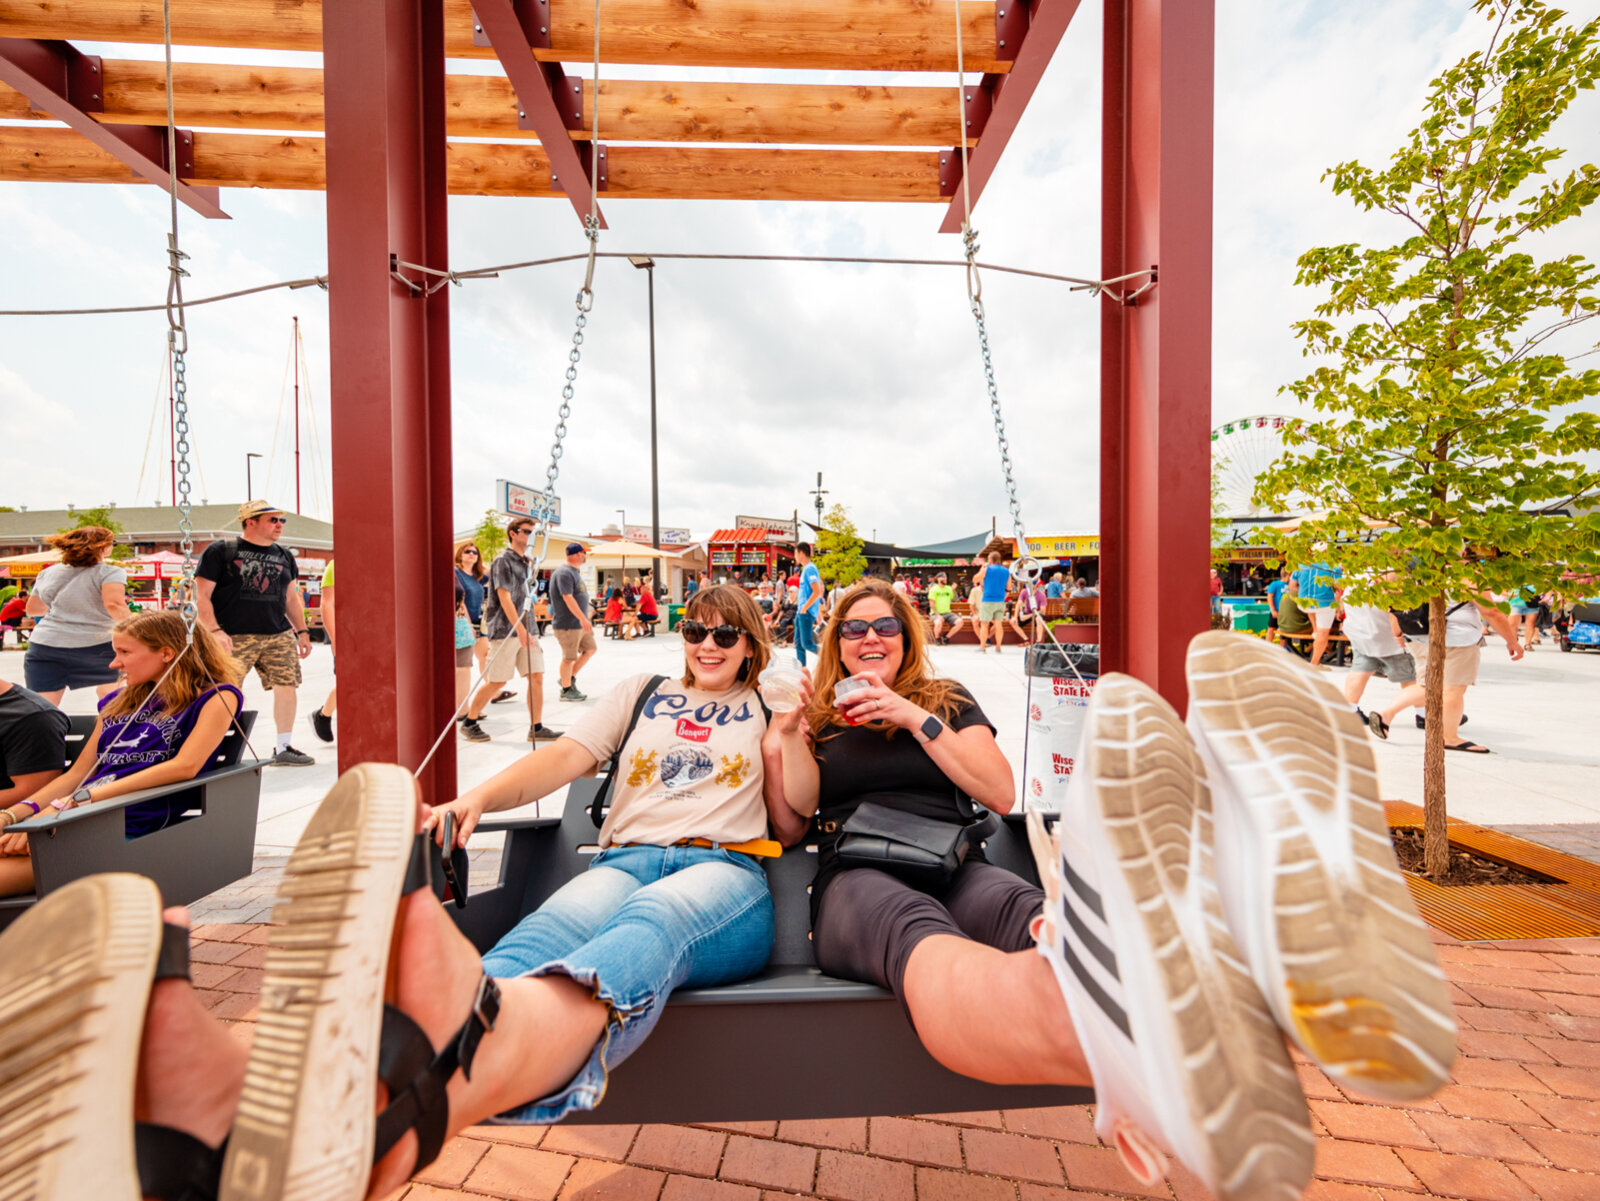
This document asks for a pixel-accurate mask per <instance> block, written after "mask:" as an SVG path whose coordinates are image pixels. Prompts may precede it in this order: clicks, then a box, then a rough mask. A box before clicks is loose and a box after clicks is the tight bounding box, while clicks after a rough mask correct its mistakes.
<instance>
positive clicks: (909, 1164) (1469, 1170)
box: [194, 864, 1600, 1201]
mask: <svg viewBox="0 0 1600 1201" xmlns="http://www.w3.org/2000/svg"><path fill="white" fill-rule="evenodd" d="M474 866H475V868H477V867H478V866H479V865H477V864H475V865H474ZM483 867H484V868H485V869H486V870H487V869H488V867H489V865H488V864H484V865H483ZM266 934H267V927H266V926H263V925H258V924H250V923H236V924H213V925H208V926H200V927H198V928H197V929H196V931H195V946H194V961H195V962H194V970H195V985H196V987H197V988H198V989H200V990H201V996H202V998H203V999H204V1000H205V1002H206V1004H207V1005H208V1006H209V1007H210V1008H211V1009H212V1011H213V1012H215V1013H216V1014H217V1015H218V1016H220V1017H222V1018H225V1019H226V1020H228V1021H230V1022H232V1023H234V1024H235V1027H236V1030H237V1032H238V1034H239V1036H240V1037H241V1038H247V1037H249V1034H250V1024H251V1022H252V1021H253V1020H254V1018H255V1015H256V994H257V992H258V991H259V989H260V983H261V964H262V958H263V955H264V952H265V947H264V943H265V941H266ZM1435 942H1436V943H1438V945H1439V957H1440V960H1441V961H1442V963H1443V965H1444V969H1445V972H1446V974H1447V975H1448V976H1449V977H1450V980H1451V982H1452V985H1453V993H1454V998H1455V1003H1456V1012H1457V1016H1458V1018H1459V1020H1460V1024H1461V1058H1460V1060H1459V1061H1458V1063H1457V1065H1456V1071H1455V1078H1454V1082H1453V1083H1452V1084H1450V1085H1449V1086H1448V1087H1447V1088H1445V1089H1444V1090H1442V1091H1441V1092H1440V1093H1438V1094H1437V1095H1436V1096H1434V1097H1433V1098H1431V1099H1430V1100H1427V1101H1422V1102H1416V1103H1411V1104H1392V1105H1391V1104H1371V1103H1367V1102H1362V1101H1359V1100H1358V1099H1357V1098H1354V1097H1351V1096H1348V1095H1346V1094H1345V1093H1343V1092H1342V1091H1341V1090H1340V1089H1339V1088H1338V1087H1337V1086H1335V1085H1334V1083H1333V1082H1332V1081H1331V1080H1329V1079H1328V1078H1327V1077H1326V1076H1324V1075H1323V1074H1322V1073H1321V1072H1319V1071H1318V1070H1317V1069H1316V1068H1314V1067H1312V1066H1310V1065H1309V1064H1305V1063H1302V1064H1301V1066H1300V1069H1299V1070H1300V1075H1301V1079H1302V1081H1303V1083H1304V1085H1305V1089H1306V1093H1307V1096H1308V1097H1309V1098H1310V1099H1311V1108H1312V1114H1313V1121H1314V1123H1315V1126H1316V1131H1317V1167H1318V1177H1317V1181H1316V1183H1314V1184H1313V1185H1312V1187H1311V1189H1310V1190H1309V1191H1308V1192H1307V1193H1306V1197H1307V1199H1308V1201H1400V1199H1402V1198H1416V1197H1450V1198H1459V1199H1462V1201H1596V1199H1597V1198H1600V939H1574V940H1567V941H1559V940H1525V941H1520V942H1508V943H1459V942H1456V941H1455V940H1453V939H1451V938H1448V937H1446V936H1444V935H1438V934H1436V935H1435ZM1091 1123H1092V1118H1091V1114H1090V1111H1089V1109H1088V1108H1087V1107H1068V1108H1060V1109H1031V1110H1029V1109H1025V1110H1006V1111H1002V1112H993V1113H962V1114H943V1115H923V1116H917V1117H879V1118H853V1119H839V1120H832V1121H813V1122H735V1123H728V1124H720V1125H719V1124H707V1125H697V1126H599V1127H596V1126H587V1127H552V1128H548V1129H541V1128H536V1127H522V1128H510V1127H476V1128H474V1129H472V1130H469V1131H468V1132H466V1134H464V1135H462V1136H461V1137H459V1138H457V1139H455V1140H453V1141H452V1142H451V1143H449V1144H448V1145H447V1146H446V1148H445V1150H444V1153H443V1155H441V1157H440V1158H439V1160H438V1161H437V1162H436V1163H434V1164H433V1165H432V1166H431V1167H430V1168H429V1169H428V1170H427V1171H425V1172H424V1173H422V1175H421V1176H420V1177H418V1179H417V1181H416V1182H415V1183H413V1184H411V1185H409V1186H408V1187H407V1188H406V1189H403V1190H401V1191H400V1192H399V1193H397V1194H395V1195H394V1197H393V1198H391V1199H390V1201H402V1199H403V1201H483V1199H484V1198H493V1199H501V1201H702V1199H703V1201H779V1199H780V1198H791V1197H814V1198H826V1199H828V1201H901V1199H904V1201H1092V1199H1095V1198H1128V1197H1156V1198H1166V1199H1167V1201H1197V1199H1199V1198H1203V1197H1204V1196H1205V1195H1206V1194H1205V1193H1204V1191H1203V1190H1202V1189H1201V1188H1200V1187H1199V1185H1198V1183H1197V1182H1196V1181H1195V1180H1194V1179H1193V1178H1192V1177H1189V1176H1188V1175H1187V1174H1186V1173H1184V1172H1183V1171H1182V1169H1181V1168H1179V1167H1177V1166H1176V1165H1174V1166H1173V1168H1172V1173H1171V1176H1170V1178H1169V1180H1168V1181H1167V1182H1166V1183H1163V1184H1161V1185H1159V1186H1157V1187H1156V1188H1154V1189H1143V1188H1140V1187H1139V1186H1138V1184H1137V1183H1135V1181H1134V1180H1133V1179H1132V1177H1130V1176H1129V1175H1128V1174H1127V1173H1126V1172H1125V1171H1123V1169H1122V1167H1121V1165H1120V1164H1119V1162H1118V1161H1117V1158H1116V1153H1115V1152H1113V1151H1111V1150H1109V1149H1108V1148H1105V1147H1102V1146H1100V1145H1099V1144H1098V1143H1097V1141H1096V1140H1095V1137H1094V1132H1093V1130H1092V1128H1091Z"/></svg>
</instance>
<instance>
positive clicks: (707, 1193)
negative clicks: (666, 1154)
mask: <svg viewBox="0 0 1600 1201" xmlns="http://www.w3.org/2000/svg"><path fill="white" fill-rule="evenodd" d="M767 1195H768V1196H775V1195H776V1194H773V1193H768V1194H767ZM760 1197H761V1190H760V1189H754V1188H751V1187H750V1186H749V1185H746V1184H729V1183H728V1182H727V1181H725V1180H701V1179H700V1178H699V1177H698V1176H668V1177H667V1183H666V1186H665V1187H664V1188H662V1190H661V1201H760Z"/></svg>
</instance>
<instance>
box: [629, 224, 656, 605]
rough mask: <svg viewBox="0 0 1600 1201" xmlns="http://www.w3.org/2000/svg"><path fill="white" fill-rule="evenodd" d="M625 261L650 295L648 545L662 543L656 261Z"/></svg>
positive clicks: (652, 583) (645, 258)
mask: <svg viewBox="0 0 1600 1201" xmlns="http://www.w3.org/2000/svg"><path fill="white" fill-rule="evenodd" d="M628 261H629V262H630V263H632V264H633V265H634V266H635V267H637V268H639V269H640V270H641V271H643V272H644V273H645V278H646V279H647V280H648V281H649V282H648V289H649V296H650V545H652V546H654V547H657V548H659V547H660V546H661V493H660V490H659V488H658V485H657V479H656V261H655V260H654V259H653V258H650V257H649V256H648V255H643V254H630V255H629V256H628ZM660 584H661V560H660V559H659V558H656V559H652V560H650V587H652V588H656V587H659V586H660Z"/></svg>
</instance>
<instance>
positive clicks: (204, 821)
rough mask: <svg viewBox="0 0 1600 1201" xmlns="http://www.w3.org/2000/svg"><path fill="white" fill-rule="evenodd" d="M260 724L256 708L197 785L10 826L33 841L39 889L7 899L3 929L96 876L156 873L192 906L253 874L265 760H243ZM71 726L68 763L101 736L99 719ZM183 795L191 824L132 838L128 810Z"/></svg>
mask: <svg viewBox="0 0 1600 1201" xmlns="http://www.w3.org/2000/svg"><path fill="white" fill-rule="evenodd" d="M255 718H256V715H255V712H254V710H249V709H247V710H245V711H243V712H241V713H240V714H239V720H238V722H237V724H236V725H233V726H230V727H229V730H228V733H227V735H226V736H225V737H224V738H223V740H222V742H221V743H220V744H219V745H218V747H217V753H216V755H215V757H214V758H213V759H212V762H211V764H210V766H208V767H207V768H206V770H205V771H203V772H201V773H200V774H199V775H198V776H196V777H195V778H194V779H192V780H185V781H182V782H181V783H177V784H168V785H166V786H164V787H161V788H146V789H143V790H142V791H140V792H135V793H130V794H129V795H127V796H123V797H117V798H116V799H115V800H110V801H96V802H95V803H94V804H92V805H85V806H83V807H82V808H78V809H68V810H67V811H66V812H65V813H53V812H48V811H47V812H46V813H43V814H40V815H39V816H38V817H33V818H29V819H28V820H27V821H25V822H22V823H20V824H18V825H16V826H13V827H11V830H12V831H13V832H15V833H19V834H26V835H27V836H28V852H29V854H30V855H32V856H33V879H34V888H35V890H36V891H35V892H33V893H30V894H28V895H25V896H19V897H0V930H3V929H4V928H5V927H6V926H9V925H10V924H11V923H12V922H13V921H15V920H16V919H17V918H19V917H21V916H22V914H23V913H25V912H26V911H27V910H28V908H29V907H30V906H32V905H33V903H34V902H35V901H37V900H38V899H39V898H40V897H42V896H44V895H46V894H47V893H50V892H52V891H54V890H55V889H57V888H60V887H61V886H62V885H63V884H66V883H68V882H69V881H72V880H77V879H80V878H81V877H83V876H90V875H93V874H95V873H96V872H136V873H138V874H139V875H141V876H149V877H150V878H151V879H152V880H154V881H155V882H156V884H157V885H158V886H159V887H160V889H161V897H162V901H163V902H164V903H165V904H168V905H187V904H189V903H190V902H191V901H198V900H199V899H200V898H201V897H204V896H207V895H209V894H210V893H213V892H215V891H216V890H217V889H219V888H222V887H224V886H226V885H228V884H232V883H233V882H234V881H235V880H239V879H242V878H244V877H245V876H248V875H249V874H250V872H251V868H252V863H251V860H252V857H253V855H254V852H255V842H256V811H257V809H258V808H259V806H260V801H261V768H262V764H261V762H260V761H259V760H255V759H250V760H246V761H245V762H242V763H241V762H240V761H239V760H240V756H241V754H242V752H243V750H244V746H245V736H246V735H247V734H249V732H250V730H251V729H252V728H253V727H254V724H255ZM71 723H72V724H71V726H70V728H69V729H68V732H67V764H68V765H69V766H70V765H71V764H72V762H73V761H74V760H75V759H76V758H77V756H78V754H79V752H80V751H81V750H82V748H83V744H84V742H85V740H86V739H87V738H88V737H89V735H90V733H91V732H92V731H93V729H94V718H93V717H92V716H86V715H81V714H80V715H76V716H74V717H73V718H72V719H71ZM240 727H242V728H243V732H241V729H240ZM174 796H176V797H179V798H181V799H182V800H183V801H184V803H185V813H184V816H183V817H182V818H180V819H179V820H178V821H176V822H174V823H173V824H172V825H170V826H168V827H166V828H165V829H163V830H156V831H153V832H151V833H149V834H144V835H141V836H140V837H138V838H132V839H130V838H128V837H127V835H126V833H125V830H124V822H123V812H122V811H123V810H124V809H126V808H127V807H128V806H129V805H137V804H139V803H140V802H142V801H153V800H157V799H159V798H162V797H174Z"/></svg>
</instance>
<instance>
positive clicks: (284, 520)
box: [261, 517, 289, 525]
mask: <svg viewBox="0 0 1600 1201" xmlns="http://www.w3.org/2000/svg"><path fill="white" fill-rule="evenodd" d="M261 520H262V521H270V522H271V523H272V524H273V525H285V524H287V523H288V520H289V519H288V518H287V517H263V518H262V519H261Z"/></svg>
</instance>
